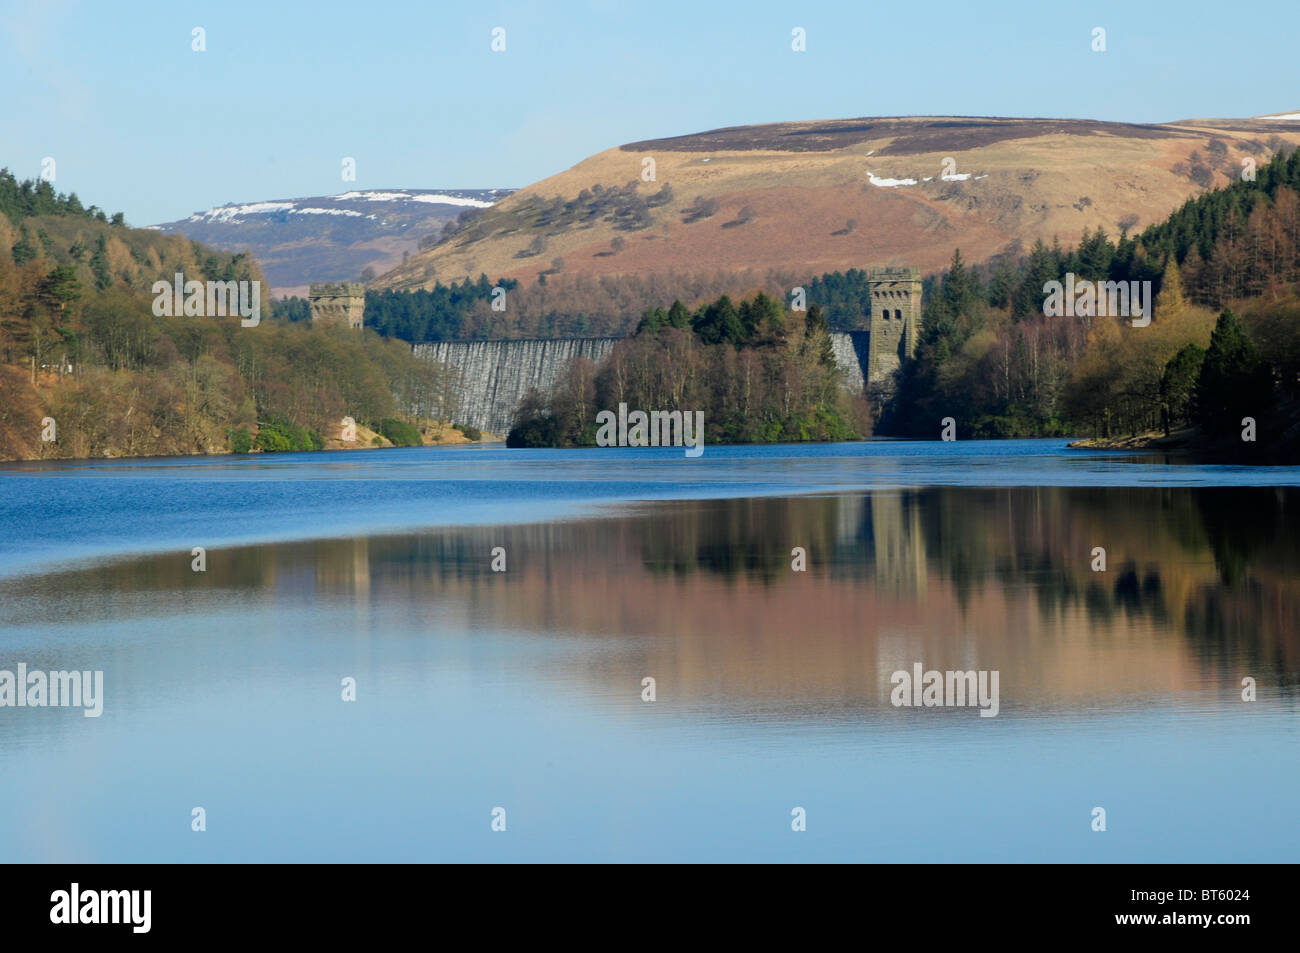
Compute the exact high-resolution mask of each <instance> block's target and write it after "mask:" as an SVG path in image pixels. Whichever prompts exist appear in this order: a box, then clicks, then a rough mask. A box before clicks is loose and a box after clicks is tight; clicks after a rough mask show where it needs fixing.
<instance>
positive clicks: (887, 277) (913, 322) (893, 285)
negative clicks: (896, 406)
mask: <svg viewBox="0 0 1300 953" xmlns="http://www.w3.org/2000/svg"><path fill="white" fill-rule="evenodd" d="M867 284H868V286H869V288H870V289H871V338H870V344H869V348H868V352H867V374H866V378H867V383H868V384H869V385H870V384H888V383H889V382H890V378H891V377H892V375H893V373H894V371H896V370H898V368H899V367H900V366H901V364H902V363H903V361H904V360H906V359H908V358H910V357H911V356H912V355H913V354H914V353H915V352H916V342H917V341H918V340H919V339H920V336H921V272H920V271H919V270H918V269H916V268H872V269H871V271H870V273H869V274H868V275H867Z"/></svg>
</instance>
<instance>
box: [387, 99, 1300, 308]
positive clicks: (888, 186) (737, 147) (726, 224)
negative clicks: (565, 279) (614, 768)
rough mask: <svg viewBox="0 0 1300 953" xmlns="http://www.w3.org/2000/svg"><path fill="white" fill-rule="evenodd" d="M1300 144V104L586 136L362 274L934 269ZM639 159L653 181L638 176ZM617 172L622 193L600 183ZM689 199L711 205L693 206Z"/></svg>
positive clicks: (1117, 217)
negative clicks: (1220, 115)
mask: <svg viewBox="0 0 1300 953" xmlns="http://www.w3.org/2000/svg"><path fill="white" fill-rule="evenodd" d="M1296 144H1300V122H1295V121H1288V120H1276V119H1240V120H1235V119H1198V120H1183V121H1179V122H1172V123H1163V124H1154V125H1141V124H1133V123H1110V122H1097V121H1092V120H1071V119H999V118H978V117H911V118H878V119H847V120H834V121H815V122H791V123H776V124H771V125H763V126H739V127H734V128H729V129H716V130H713V131H711V132H703V133H697V134H694V135H689V136H678V137H674V138H670V139H655V140H647V141H644V142H636V143H631V144H628V145H625V146H621V147H618V148H614V149H608V150H606V151H604V152H601V153H598V154H597V155H594V156H592V157H590V158H588V159H586V160H584V161H582V162H580V163H578V164H577V165H576V166H574V167H573V168H571V169H568V170H566V171H564V172H561V173H559V174H558V175H553V176H551V177H550V178H547V179H543V180H542V181H540V182H537V183H535V184H533V185H531V186H529V187H527V188H525V189H522V190H520V191H519V192H517V193H515V194H514V195H512V196H510V197H509V198H508V199H506V200H505V201H503V202H501V203H500V204H498V205H497V206H495V207H494V208H492V209H489V210H487V211H486V212H485V213H484V214H483V215H482V217H481V218H479V219H478V220H477V221H476V222H475V223H474V224H473V225H472V226H470V227H469V228H467V229H465V230H464V231H462V232H461V233H459V234H457V235H455V236H453V237H451V238H450V239H448V240H445V241H443V242H442V243H441V244H439V245H437V246H435V247H433V248H431V249H429V250H427V251H425V252H423V253H421V254H419V255H414V256H412V257H411V259H410V261H409V262H407V263H406V264H405V265H403V266H401V267H398V268H396V269H394V270H393V271H391V272H388V273H387V274H385V275H382V276H381V277H380V278H379V279H378V280H377V281H376V282H375V283H374V287H378V288H418V287H432V285H433V284H434V282H435V281H443V282H444V283H445V282H447V281H451V280H458V279H460V278H463V277H477V276H478V275H479V274H480V273H485V274H487V275H488V276H489V277H490V278H493V279H496V278H503V277H504V278H518V279H520V280H522V281H524V282H531V281H534V280H536V278H537V276H538V274H539V273H542V272H550V273H555V270H558V271H559V272H562V273H563V274H564V275H566V276H571V275H579V274H587V275H605V274H609V275H619V274H637V275H649V274H654V273H670V272H677V273H682V272H699V271H716V270H723V271H730V270H739V269H757V270H759V271H763V270H767V269H776V270H779V271H782V272H792V273H795V274H819V273H821V272H825V271H833V270H836V269H847V268H854V267H859V268H860V267H866V266H873V265H888V264H909V265H915V266H919V267H921V268H922V269H923V270H925V271H927V272H928V271H933V270H936V269H938V268H940V267H942V266H944V265H946V264H947V262H948V261H949V259H950V258H951V257H952V253H953V249H954V248H958V247H960V249H961V250H962V253H963V256H964V257H965V258H966V259H967V260H968V261H974V262H978V261H985V260H987V259H989V258H990V257H992V256H994V255H997V254H999V253H1003V252H1008V251H1011V252H1014V251H1016V250H1017V249H1028V248H1029V247H1030V246H1031V245H1032V244H1033V242H1034V241H1035V240H1036V239H1039V238H1041V239H1043V240H1044V241H1047V242H1049V243H1050V242H1051V241H1052V239H1053V238H1054V237H1059V238H1060V240H1061V242H1062V243H1063V244H1067V245H1068V244H1074V243H1075V242H1077V241H1078V239H1079V237H1080V235H1081V234H1082V233H1083V232H1084V231H1085V230H1088V231H1091V230H1094V229H1096V228H1097V226H1101V227H1103V228H1105V229H1106V230H1107V231H1108V232H1109V233H1110V234H1112V235H1114V234H1117V233H1118V232H1119V230H1120V227H1121V225H1128V226H1129V227H1130V228H1131V229H1132V228H1136V229H1141V228H1143V227H1145V226H1147V225H1150V224H1153V223H1155V222H1158V221H1160V220H1161V219H1163V218H1164V217H1165V216H1167V215H1168V214H1169V213H1170V212H1171V211H1173V210H1174V209H1176V208H1177V207H1178V206H1179V205H1181V204H1182V203H1183V202H1184V201H1186V200H1187V199H1189V198H1191V197H1193V196H1195V195H1197V194H1199V193H1200V192H1202V191H1204V190H1205V189H1206V188H1209V187H1214V186H1219V185H1224V184H1227V183H1228V182H1230V181H1232V180H1233V179H1234V178H1236V177H1237V176H1239V175H1240V174H1241V172H1242V169H1243V167H1244V166H1243V161H1247V162H1248V161H1253V162H1255V163H1256V164H1262V163H1263V162H1265V161H1266V160H1267V159H1268V157H1269V156H1270V155H1271V153H1272V152H1274V151H1276V150H1278V149H1280V148H1283V147H1289V146H1294V145H1296ZM647 159H650V160H653V164H654V180H653V181H644V180H643V177H642V173H643V170H644V169H646V167H647V163H646V161H645V160H647ZM665 185H667V186H669V187H670V192H669V193H664V192H663V191H662V190H663V188H664V186H665ZM598 186H599V189H598V188H597V187H598ZM615 189H621V190H623V192H622V193H621V195H622V198H621V199H619V200H616V201H611V199H610V196H611V190H615ZM628 189H634V190H635V195H636V196H639V197H640V198H641V199H646V200H648V201H649V205H648V206H647V207H645V208H644V209H643V210H642V214H641V215H640V217H639V218H638V217H637V216H635V215H633V216H628V215H627V214H624V215H622V216H621V217H620V216H619V215H618V214H616V213H618V212H619V211H620V209H621V210H623V211H624V212H625V213H626V210H627V202H628V199H629V198H630V196H631V195H632V193H631V192H630V191H628ZM656 195H658V196H659V198H658V199H657V200H656V199H655V196H656ZM584 196H585V199H584V198H583V197H584ZM601 196H604V199H603V200H602V198H601ZM557 199H559V200H560V201H556V200H557ZM575 200H579V201H576V202H575ZM697 200H706V201H707V200H712V202H713V203H716V208H715V210H713V212H712V214H709V215H705V216H700V215H692V214H690V213H689V211H688V210H689V209H690V208H691V207H692V206H693V205H695V203H696V202H697ZM632 201H633V203H634V204H635V202H636V200H635V199H633V200H632ZM656 201H658V202H662V203H663V204H655V203H656ZM566 203H568V205H567V209H566V208H564V206H565V205H566ZM620 203H621V204H620ZM706 211H707V209H706ZM620 239H621V241H620ZM555 259H562V262H556V261H555Z"/></svg>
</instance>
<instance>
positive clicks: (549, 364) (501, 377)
mask: <svg viewBox="0 0 1300 953" xmlns="http://www.w3.org/2000/svg"><path fill="white" fill-rule="evenodd" d="M870 338H871V333H870V332H869V331H865V330H864V331H833V332H831V351H832V353H833V354H834V355H835V363H836V364H838V365H839V366H840V367H841V368H842V369H843V370H844V386H845V387H846V388H847V389H848V390H850V391H853V392H854V393H861V392H862V389H863V386H864V381H865V380H866V379H867V377H868V374H866V373H865V369H866V368H867V367H868V366H869V365H868V361H869V359H870V353H869V350H870ZM619 340H620V339H619V338H567V339H549V340H531V341H518V340H515V341H437V342H433V343H429V344H416V345H414V347H413V348H412V350H413V352H414V354H415V356H416V357H419V358H421V359H423V360H427V361H436V362H439V363H442V364H446V365H448V366H450V367H452V368H455V369H456V370H457V371H458V374H459V379H460V387H459V394H460V407H459V410H458V412H457V413H456V414H455V415H454V420H455V422H456V423H463V424H469V425H470V426H473V427H478V428H479V429H481V430H486V431H488V432H489V433H494V434H500V435H501V436H504V435H505V434H506V433H507V432H508V431H509V430H510V418H511V415H512V413H513V412H514V409H515V406H516V405H517V404H518V403H519V400H520V398H522V397H523V396H524V394H526V393H527V392H528V389H529V388H530V387H536V388H537V389H538V390H539V391H542V392H543V393H545V392H546V391H549V390H550V388H551V387H552V386H553V385H554V384H555V382H556V381H557V380H559V379H560V375H561V374H563V373H564V369H565V368H566V367H567V366H568V364H569V362H570V361H572V360H573V359H574V358H575V357H585V358H588V359H589V360H592V361H595V362H596V363H599V362H600V361H602V360H603V359H604V358H605V357H607V356H608V355H609V352H610V351H612V350H613V349H614V345H615V344H616V343H617V342H618V341H619Z"/></svg>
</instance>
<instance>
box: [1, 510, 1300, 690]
mask: <svg viewBox="0 0 1300 953" xmlns="http://www.w3.org/2000/svg"><path fill="white" fill-rule="evenodd" d="M1296 500H1297V496H1296V493H1295V492H1294V491H1283V490H1272V489H1266V490H1250V489H1213V490H1202V489H1113V488H1112V489H1070V488H1023V489H1022V488H1012V489H988V490H984V489H968V488H938V489H927V490H920V491H899V492H878V493H874V494H871V495H869V496H862V495H855V496H833V497H830V496H828V497H801V498H770V499H748V500H722V501H705V502H683V503H671V504H669V503H664V504H647V505H645V506H644V507H642V508H640V509H639V510H635V511H631V512H629V513H627V514H625V515H621V516H618V517H615V518H610V519H605V520H586V521H575V522H568V523H554V524H542V525H530V526H519V527H500V528H473V529H456V530H447V531H439V532H433V533H427V534H420V535H409V536H394V537H371V538H363V539H356V540H338V541H317V542H305V543H289V544H277V545H268V546H246V547H238V548H233V549H230V550H213V551H210V552H209V553H208V571H207V573H206V574H202V575H198V574H194V573H192V572H190V570H189V556H188V554H178V555H176V556H166V557H149V558H145V559H136V560H130V561H124V562H119V563H115V564H112V565H109V566H105V567H101V568H97V569H91V570H85V571H78V572H66V573H61V574H56V575H51V576H45V577H38V578H36V579H27V580H17V581H12V582H8V583H5V584H4V585H3V587H0V619H2V620H3V621H4V622H5V623H6V624H8V623H14V624H18V622H19V621H27V620H29V619H30V618H32V617H33V616H34V615H35V614H36V613H37V612H38V609H37V606H39V607H40V609H39V612H40V614H42V615H43V617H44V618H45V620H46V621H49V622H58V621H79V620H84V619H86V618H92V619H102V620H103V621H105V622H117V621H122V620H124V619H127V620H129V619H131V618H133V617H143V616H147V615H149V614H152V613H154V612H156V611H157V609H158V606H159V604H160V600H162V601H165V602H167V603H174V602H176V601H178V600H179V601H180V602H182V603H184V604H186V605H187V606H191V607H193V608H194V609H195V610H196V611H198V612H199V613H202V611H204V609H205V608H208V607H219V608H229V607H231V606H232V605H234V606H239V605H244V606H247V607H249V608H250V609H254V608H256V607H259V606H265V605H268V604H271V603H275V604H276V605H277V606H278V605H282V604H289V605H293V604H296V603H298V602H310V603H313V604H323V605H325V606H327V607H329V608H330V609H331V612H330V613H329V616H328V618H329V620H330V624H331V625H337V627H338V630H339V631H341V632H353V631H355V632H358V633H362V632H371V633H376V634H378V633H380V632H383V631H384V625H385V621H384V619H386V618H388V617H384V618H380V616H382V615H383V614H384V613H386V612H392V611H394V610H395V608H396V609H403V611H404V612H405V615H404V618H410V619H411V620H413V622H412V625H413V626H414V627H415V628H414V631H416V632H417V633H419V634H420V636H421V637H424V636H426V635H427V637H428V638H439V637H443V636H445V635H448V634H449V628H448V627H454V629H455V634H456V635H458V636H462V637H464V636H466V635H469V636H471V637H472V635H473V633H474V632H476V631H480V630H502V629H505V630H510V631H516V632H520V633H524V634H525V636H526V637H528V638H551V639H554V638H561V637H562V638H564V639H566V640H571V642H572V644H574V645H576V646H578V647H579V650H577V651H574V652H569V653H558V654H545V653H526V654H525V655H524V656H521V657H519V658H513V659H508V660H506V661H505V662H504V663H503V664H508V665H541V666H543V668H542V669H541V670H539V671H537V672H536V673H535V674H536V675H537V677H541V678H547V679H558V680H561V681H570V682H573V681H576V682H578V683H580V684H582V683H590V684H591V685H593V686H594V689H595V690H596V691H598V692H603V693H624V692H627V691H631V689H630V688H629V686H635V685H636V684H637V683H639V680H640V678H641V677H642V676H643V675H654V676H655V677H656V678H657V679H658V680H659V686H660V689H659V690H660V698H661V700H663V701H672V702H674V703H684V704H700V705H708V706H713V705H723V706H725V707H729V708H734V707H737V706H738V707H740V708H743V709H747V710H757V711H762V710H768V709H774V708H781V709H783V710H786V709H794V710H799V709H801V708H806V709H808V710H818V711H823V712H824V711H825V710H826V709H827V708H828V707H829V708H831V709H843V710H845V711H857V712H862V711H868V710H875V711H886V712H888V711H891V709H889V707H888V705H887V703H886V702H885V698H886V690H887V684H888V678H889V674H890V673H891V672H892V671H894V670H895V669H897V668H901V667H906V666H910V664H911V663H912V662H914V661H921V662H923V663H924V664H926V666H927V667H933V668H939V669H947V668H962V669H968V668H977V669H998V670H999V671H1001V673H1002V676H1001V684H1002V695H1003V705H1004V709H1015V708H1021V709H1022V710H1024V709H1029V710H1045V709H1056V708H1062V707H1064V708H1082V707H1093V706H1100V705H1102V704H1105V705H1106V706H1107V707H1115V706H1116V705H1121V706H1122V705H1125V704H1130V703H1137V702H1136V700H1138V699H1141V700H1143V703H1146V701H1149V700H1150V699H1151V697H1152V696H1153V695H1155V696H1159V695H1162V694H1165V693H1169V692H1189V691H1192V690H1197V689H1200V688H1205V687H1211V688H1214V689H1215V690H1216V691H1217V692H1218V695H1217V699H1218V701H1219V702H1220V703H1223V704H1228V703H1231V702H1233V701H1235V699H1236V697H1237V696H1236V692H1237V691H1238V688H1237V686H1238V685H1239V682H1240V679H1241V677H1242V676H1243V675H1246V674H1250V675H1254V676H1255V677H1257V678H1258V679H1259V681H1260V685H1261V689H1262V691H1264V692H1267V691H1269V690H1271V689H1270V686H1271V685H1273V684H1274V683H1275V682H1276V680H1277V675H1276V673H1277V672H1279V671H1280V672H1284V673H1285V672H1294V671H1296V670H1297V668H1300V624H1297V623H1300V572H1298V570H1300V558H1298V557H1300V553H1297V544H1296V542H1295V540H1296V539H1297V534H1296V532H1295V530H1296V528H1297V527H1296V526H1295V523H1296V508H1295V507H1296ZM498 545H500V546H504V547H505V548H506V550H507V554H508V572H507V573H505V574H498V573H492V572H491V571H490V569H489V564H490V559H491V556H490V552H491V549H492V548H493V547H494V546H498ZM796 546H800V547H803V548H805V549H806V550H807V553H808V564H809V570H808V572H806V573H794V572H792V571H791V569H790V562H791V550H792V548H794V547H796ZM1096 546H1103V547H1105V549H1106V551H1107V559H1108V564H1109V565H1108V571H1107V572H1106V573H1094V572H1092V571H1091V569H1090V568H1089V563H1090V561H1091V551H1092V549H1093V548H1094V547H1096ZM335 609H337V611H333V610H335ZM426 620H427V628H426V629H422V628H421V627H422V626H424V625H425V624H426ZM1128 696H1132V699H1134V701H1133V702H1129V701H1125V699H1126V698H1127V697H1128ZM1211 703H1213V702H1211Z"/></svg>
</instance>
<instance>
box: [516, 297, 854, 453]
mask: <svg viewBox="0 0 1300 953" xmlns="http://www.w3.org/2000/svg"><path fill="white" fill-rule="evenodd" d="M841 377H842V372H841V370H840V369H839V367H838V366H837V365H836V363H835V359H834V357H833V355H832V353H831V347H830V339H829V332H828V329H827V326H826V320H825V316H824V314H823V313H822V311H821V309H820V308H818V307H816V306H814V307H812V308H809V309H808V312H807V313H806V314H797V313H789V312H787V311H786V310H785V309H784V308H783V307H782V305H781V303H780V302H779V301H777V300H776V299H775V298H773V297H772V296H770V295H768V294H765V293H763V292H759V293H757V294H755V295H754V296H753V297H752V298H749V299H745V300H743V301H741V302H740V304H739V305H736V304H735V303H733V302H732V300H731V299H730V297H728V296H726V295H723V296H722V297H720V298H718V299H716V300H714V301H711V302H708V303H707V304H703V305H700V306H699V307H698V308H696V309H695V310H694V311H690V310H688V309H687V308H686V306H685V305H683V304H682V303H681V302H680V301H675V302H673V304H672V306H671V307H669V308H667V309H664V308H653V309H649V310H647V311H646V312H645V313H644V314H643V316H642V318H641V321H640V323H639V324H638V326H637V329H636V332H635V333H634V334H633V335H632V336H631V337H628V338H625V339H624V340H621V341H619V342H618V343H617V344H615V345H614V349H613V351H612V352H611V353H610V355H609V356H608V357H607V358H606V359H605V360H604V361H602V362H601V363H600V364H599V365H597V364H595V363H593V362H592V361H590V360H586V359H577V360H574V361H573V362H571V364H570V365H569V367H568V368H567V370H566V372H565V374H564V375H563V376H562V377H561V379H560V380H559V381H558V382H557V383H556V385H555V387H554V388H553V389H552V390H551V391H550V392H549V393H540V392H538V391H536V390H534V391H531V392H530V393H529V394H528V395H526V396H525V398H524V399H523V400H522V401H521V402H520V406H519V407H518V408H517V410H516V413H515V417H514V421H513V425H512V427H511V431H510V435H509V438H508V441H507V442H508V444H509V445H510V446H516V447H537V446H546V447H581V446H594V445H595V443H596V432H597V423H596V415H597V414H598V413H599V412H600V411H601V410H614V409H616V408H617V407H618V405H619V404H626V405H627V406H628V407H629V408H633V409H641V410H644V411H647V412H648V411H651V410H663V411H674V410H680V411H683V412H687V411H689V412H695V411H702V412H703V414H704V421H705V428H706V441H707V442H717V443H778V442H791V441H808V440H851V439H856V438H857V437H858V436H860V435H862V434H864V433H866V432H867V431H868V429H869V415H868V413H867V408H866V405H865V402H863V401H862V400H861V399H860V398H854V397H851V396H850V395H849V394H848V393H847V392H846V391H845V390H844V388H843V387H842V386H841V384H842V382H841Z"/></svg>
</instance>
